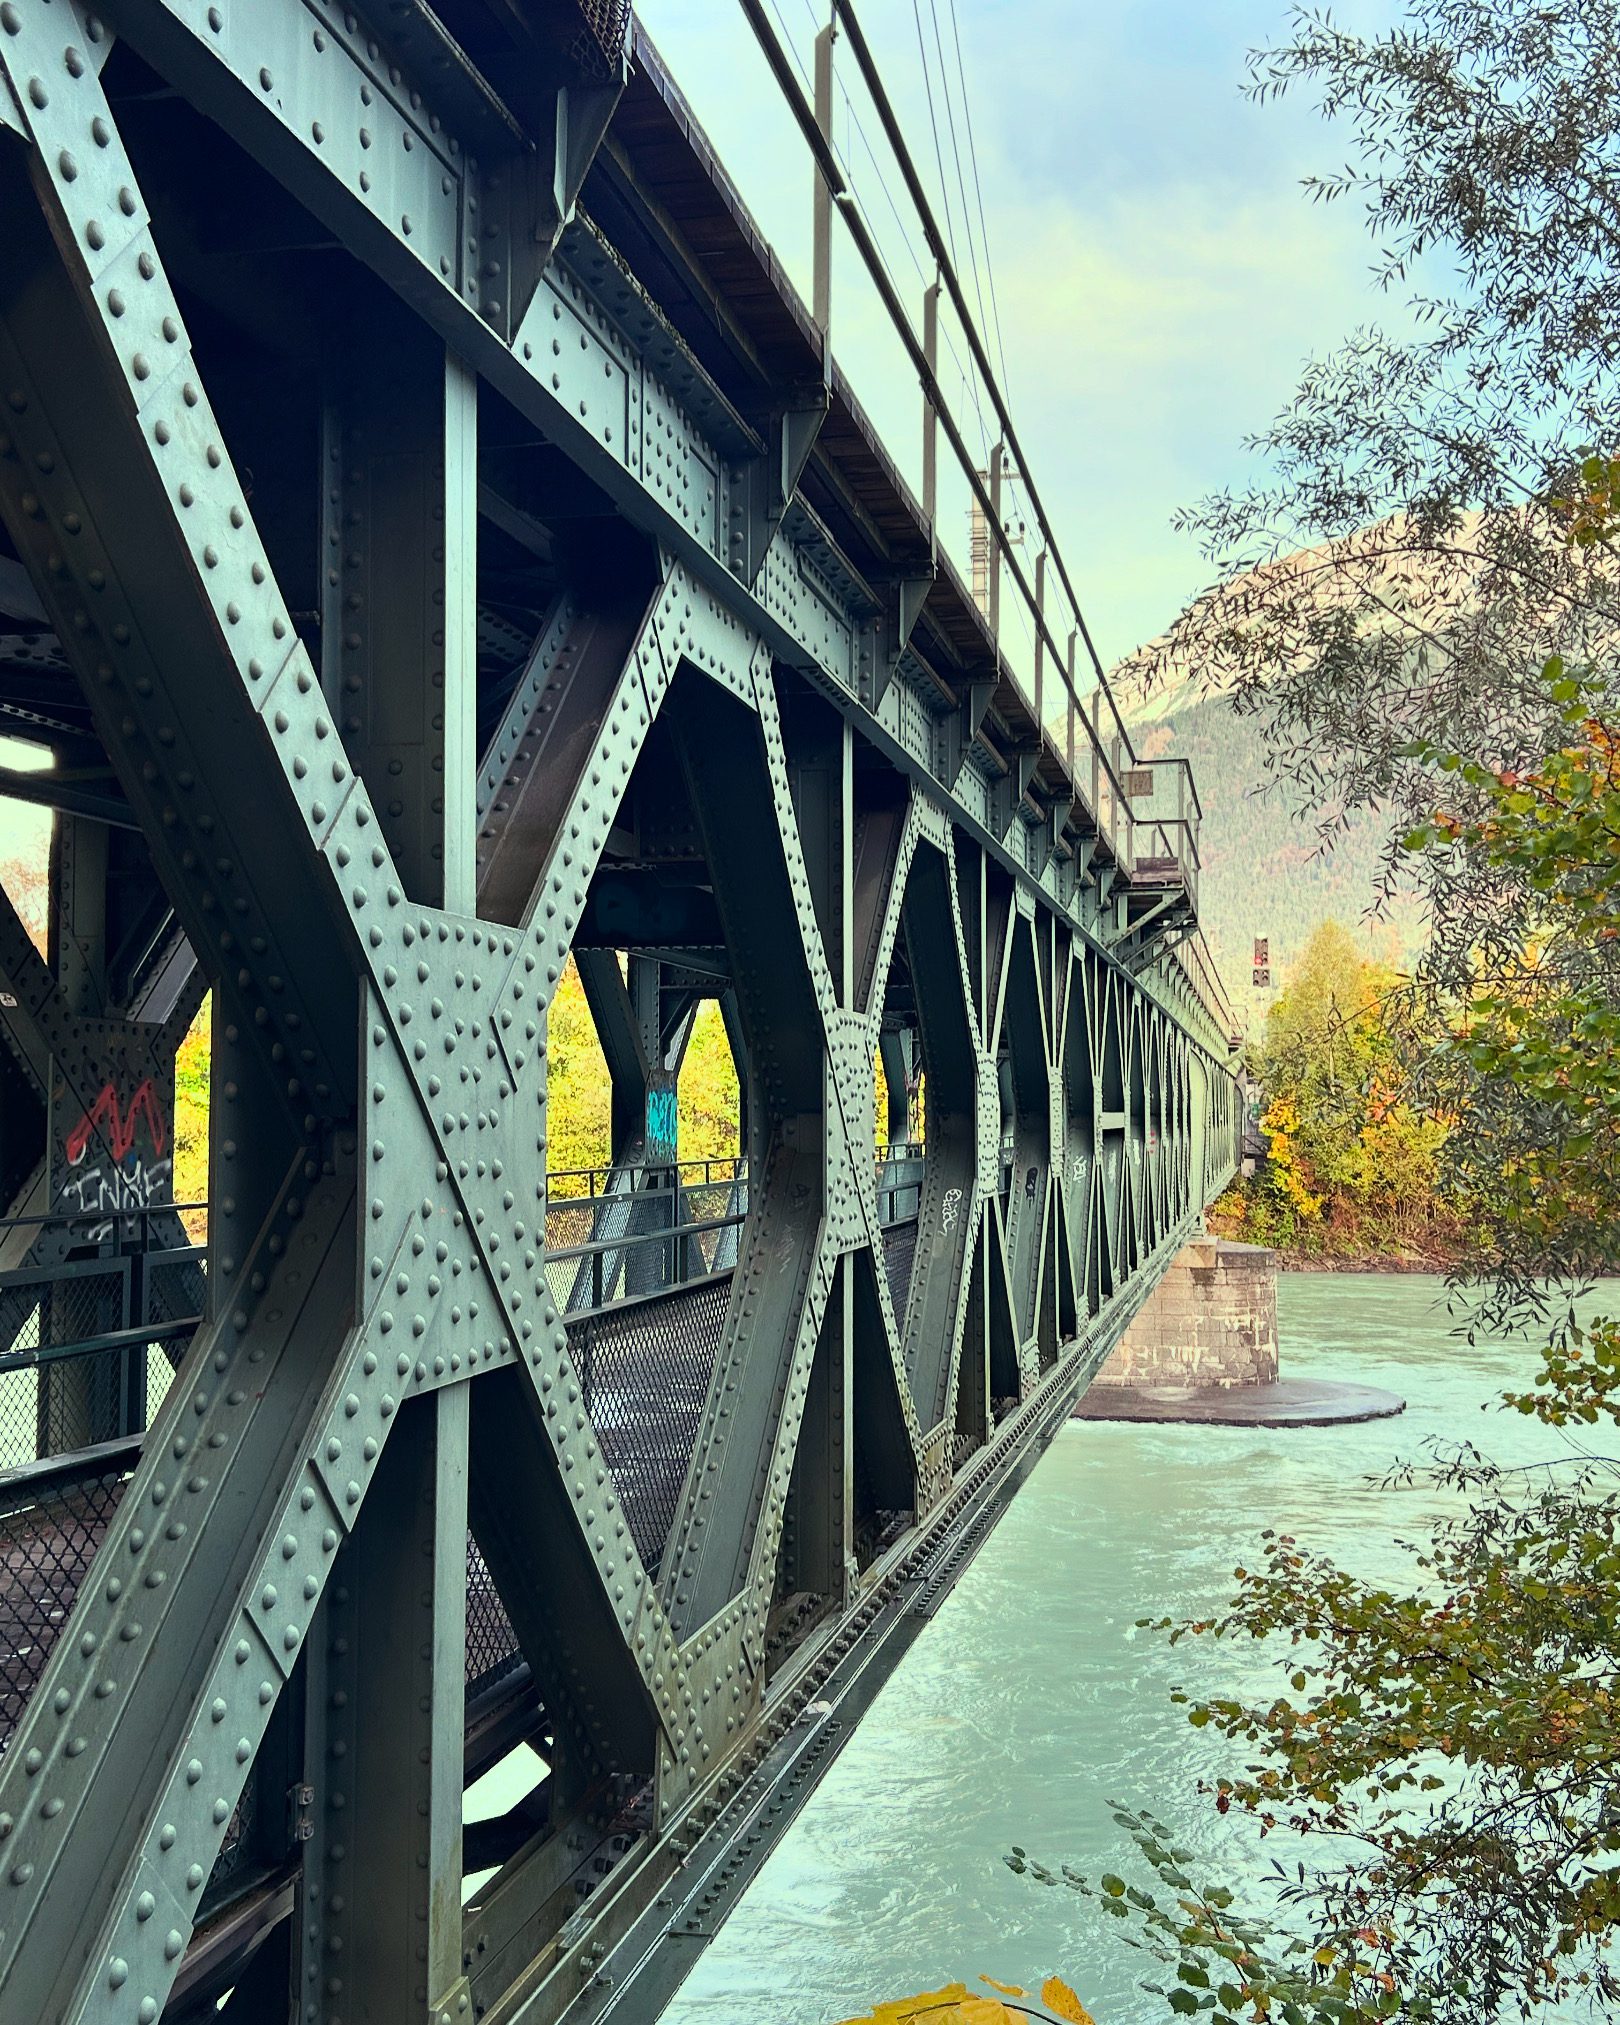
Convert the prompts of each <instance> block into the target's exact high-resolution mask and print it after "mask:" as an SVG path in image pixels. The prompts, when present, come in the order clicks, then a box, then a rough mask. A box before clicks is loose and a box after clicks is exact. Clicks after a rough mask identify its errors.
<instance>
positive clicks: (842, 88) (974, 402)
mask: <svg viewBox="0 0 1620 2025" xmlns="http://www.w3.org/2000/svg"><path fill="white" fill-rule="evenodd" d="M803 4H804V11H805V13H806V14H807V15H808V16H809V18H810V27H811V30H812V32H813V33H814V34H817V35H819V34H820V32H821V26H822V24H821V22H820V21H819V19H818V17H817V14H816V9H815V0H803ZM916 10H917V0H912V12H913V15H914V16H916ZM771 12H772V13H773V14H774V15H775V16H776V18H777V21H778V23H779V24H780V26H781V29H782V34H783V37H784V39H785V40H786V42H787V44H788V47H789V50H790V51H791V53H792V56H793V61H794V64H795V66H796V68H797V69H798V72H799V75H800V76H801V77H802V78H803V79H804V81H805V87H806V89H807V90H810V91H811V94H812V96H813V95H814V92H813V87H811V84H810V73H809V71H808V70H807V69H806V67H805V63H804V59H803V58H802V57H801V56H800V55H799V52H798V50H797V48H796V47H795V45H794V42H793V37H792V34H791V32H790V30H789V29H788V25H787V23H786V22H785V21H783V19H782V10H781V7H780V5H779V4H778V0H771ZM917 47H918V50H919V52H921V53H922V55H923V82H924V84H925V85H926V86H927V88H928V93H929V101H928V103H929V118H930V120H932V119H933V116H934V115H933V86H932V82H931V80H930V78H929V73H928V59H927V55H926V52H925V51H923V42H922V21H921V18H920V16H917ZM834 81H835V83H836V84H837V86H838V92H839V96H840V97H841V98H842V99H843V101H844V112H845V117H846V120H847V123H848V126H849V128H850V131H851V132H852V133H854V134H856V135H858V136H859V138H860V143H861V146H862V148H863V149H864V150H865V153H866V159H867V160H868V161H869V162H870V163H871V165H872V174H873V175H874V176H875V177H876V178H877V183H878V188H879V189H880V190H881V191H882V192H883V196H884V201H885V202H886V203H887V205H888V207H889V212H890V215H891V216H892V217H893V219H894V223H895V230H896V231H897V232H898V233H899V234H900V241H901V244H902V245H903V246H904V247H905V249H906V252H907V254H908V255H909V257H910V260H911V264H912V266H913V267H914V268H915V269H916V273H917V279H918V280H919V281H920V282H921V283H922V284H923V286H924V287H925V288H926V287H927V286H928V285H929V281H930V276H929V274H928V272H927V270H926V268H925V267H924V266H923V263H922V261H921V260H920V259H919V257H918V254H917V248H916V245H915V243H914V241H913V238H912V233H911V231H910V229H909V228H908V227H907V225H906V221H905V219H904V217H903V216H902V215H901V211H900V206H899V204H898V203H897V202H896V201H895V195H894V191H893V188H892V187H891V185H890V183H889V179H888V177H887V176H885V175H884V173H883V164H882V163H881V162H880V161H879V160H878V157H877V151H876V150H875V149H874V148H873V146H872V142H871V139H870V137H869V136H868V134H867V131H866V127H865V124H864V123H863V121H862V119H861V116H860V114H859V113H858V112H857V111H856V110H855V102H854V100H853V99H852V98H851V97H850V95H849V86H848V85H847V84H845V82H844V80H843V78H842V77H841V76H840V75H839V74H838V73H837V71H836V70H835V71H834ZM832 145H833V149H834V152H835V153H836V154H837V155H838V158H839V161H840V164H841V166H842V168H843V170H844V173H845V175H846V176H847V177H848V178H849V182H850V187H851V188H852V189H853V188H855V187H856V177H855V171H854V167H853V165H852V163H851V161H850V158H849V154H848V152H847V151H844V150H840V149H839V148H838V146H837V143H836V141H834V142H833V144H832ZM934 148H935V155H936V158H938V154H939V130H938V126H937V124H936V125H935V128H934ZM944 176H945V170H944V163H943V161H941V162H940V188H941V190H942V191H944V192H945V194H946V196H947V198H948V196H949V190H948V187H947V186H946V184H945V180H944ZM945 231H946V239H947V242H948V244H949V245H950V247H951V254H952V258H953V259H954V258H955V253H956V242H955V237H954V234H953V232H952V228H951V220H950V212H949V208H948V206H947V210H946V218H945ZM884 266H885V268H888V267H889V262H888V260H887V258H885V260H884ZM890 278H891V280H892V278H893V274H892V270H891V272H890ZM941 336H942V337H943V339H944V342H945V349H946V351H947V352H949V354H950V356H951V358H952V360H953V361H954V363H955V365H956V370H957V373H958V375H959V377H960V380H961V386H962V394H963V398H964V400H965V402H966V403H967V404H968V405H969V406H970V407H971V408H972V411H973V415H974V418H975V419H976V421H977V422H978V425H979V441H980V446H981V448H982V449H983V451H984V455H985V458H986V461H988V459H989V456H990V441H991V436H992V433H993V432H992V431H991V428H990V423H989V420H988V418H987V417H986V415H985V412H984V397H983V394H982V393H981V391H980V389H979V386H978V383H977V381H976V379H975V378H974V377H973V375H972V374H970V372H969V371H968V368H967V364H966V362H965V361H964V360H963V357H962V354H961V353H960V352H959V351H958V350H957V347H956V341H955V339H954V338H953V337H952V336H951V333H950V330H949V327H948V326H947V327H946V328H945V329H944V330H942V332H941Z"/></svg>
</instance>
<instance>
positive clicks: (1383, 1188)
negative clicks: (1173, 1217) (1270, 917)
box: [1210, 921, 1464, 1268]
mask: <svg viewBox="0 0 1620 2025" xmlns="http://www.w3.org/2000/svg"><path fill="white" fill-rule="evenodd" d="M1405 984H1406V979H1405V978H1404V977H1403V975H1402V974H1401V973H1400V972H1399V971H1398V970H1396V969H1395V968H1394V966H1393V965H1392V964H1389V963H1378V962H1375V961H1373V960H1372V959H1371V958H1369V957H1367V956H1364V955H1363V954H1362V953H1361V951H1360V949H1359V948H1358V947H1357V945H1356V944H1355V942H1354V941H1352V939H1351V937H1350V935H1349V934H1348V932H1347V931H1346V930H1345V929H1344V928H1343V927H1341V926H1340V925H1339V923H1338V922H1336V921H1328V922H1324V923H1323V924H1322V925H1321V926H1320V927H1319V928H1318V929H1317V930H1316V931H1315V933H1314V934H1313V935H1312V936H1311V937H1310V939H1309V941H1308V942H1307V943H1306V945H1305V948H1304V950H1303V952H1302V954H1301V955H1300V958H1299V960H1298V962H1297V963H1296V964H1295V965H1294V966H1293V969H1292V972H1291V974H1290V976H1289V979H1288V983H1287V985H1286V987H1285V988H1284V989H1283V990H1282V991H1281V992H1280V993H1279V994H1278V996H1277V998H1276V999H1275V1000H1274V1001H1273V1003H1272V1006H1271V1008H1270V1011H1269V1013H1268V1016H1267V1019H1266V1024H1265V1027H1264V1029H1263V1030H1262V1032H1261V1034H1260V1036H1259V1038H1258V1040H1257V1042H1256V1043H1255V1045H1254V1046H1253V1047H1251V1049H1250V1052H1249V1060H1248V1069H1249V1074H1250V1076H1251V1078H1252V1087H1253V1099H1252V1101H1253V1106H1254V1110H1255V1114H1256V1115H1255V1123H1256V1125H1257V1127H1258V1131H1259V1135H1260V1138H1261V1141H1262V1143H1263V1145H1264V1148H1265V1151H1264V1155H1263V1157H1261V1158H1260V1159H1259V1160H1257V1162H1256V1163H1255V1171H1254V1173H1253V1174H1251V1175H1248V1176H1246V1177H1243V1178H1241V1179H1239V1180H1237V1181H1235V1182H1234V1183H1233V1185H1232V1187H1231V1188H1230V1189H1229V1190H1228V1191H1227V1193H1226V1194H1225V1195H1224V1196H1223V1197H1222V1198H1221V1200H1220V1202H1219V1203H1217V1204H1216V1205H1215V1206H1214V1208H1213V1209H1212V1211H1211V1213H1210V1224H1211V1227H1212V1228H1214V1229H1215V1230H1217V1231H1218V1232H1219V1233H1220V1235H1222V1236H1223V1237H1232V1238H1238V1239H1241V1240H1242V1241H1243V1242H1245V1243H1249V1244H1263V1245H1272V1246H1275V1247H1277V1248H1278V1249H1280V1250H1281V1251H1282V1252H1283V1254H1284V1255H1285V1257H1286V1258H1288V1259H1289V1260H1290V1261H1291V1262H1298V1263H1300V1264H1307V1265H1313V1266H1315V1265H1321V1264H1324V1263H1336V1262H1346V1263H1352V1264H1387V1263H1390V1262H1398V1263H1402V1264H1413V1263H1417V1264H1422V1265H1425V1266H1427V1267H1430V1268H1433V1267H1436V1266H1440V1267H1444V1266H1446V1265H1448V1264H1450V1263H1451V1262H1452V1261H1454V1260H1455V1259H1456V1258H1457V1256H1458V1254H1459V1248H1460V1245H1461V1242H1462V1237H1463V1231H1464V1218H1463V1216H1462V1215H1461V1213H1460V1211H1459V1209H1458V1208H1457V1206H1456V1205H1455V1203H1454V1202H1453V1201H1452V1200H1451V1199H1450V1198H1448V1197H1447V1196H1446V1195H1445V1194H1444V1193H1443V1192H1442V1188H1441V1158H1442V1154H1443V1151H1444V1145H1445V1138H1446V1133H1445V1127H1444V1125H1443V1124H1442V1122H1441V1121H1440V1119H1439V1118H1438V1117H1436V1116H1435V1115H1434V1114H1433V1113H1431V1112H1429V1111H1425V1110H1423V1109H1420V1108H1419V1107H1418V1106H1417V1105H1416V1104H1414V1103H1413V1102H1412V1100H1411V1097H1410V1096H1409V1094H1408V1091H1409V1087H1410V1084H1411V1081H1412V1077H1411V1072H1410V1054H1411V1050H1412V1048H1413V1047H1414V1045H1421V1044H1422V1043H1423V1042H1424V1041H1425V1040H1426V1039H1429V1038H1431V1037H1427V1036H1423V1035H1421V1034H1417V1033H1414V1031H1413V1029H1412V1026H1411V1023H1410V1021H1409V1019H1408V1018H1406V1017H1405V1007H1406V1001H1405V999H1404V997H1403V993H1404V987H1405Z"/></svg>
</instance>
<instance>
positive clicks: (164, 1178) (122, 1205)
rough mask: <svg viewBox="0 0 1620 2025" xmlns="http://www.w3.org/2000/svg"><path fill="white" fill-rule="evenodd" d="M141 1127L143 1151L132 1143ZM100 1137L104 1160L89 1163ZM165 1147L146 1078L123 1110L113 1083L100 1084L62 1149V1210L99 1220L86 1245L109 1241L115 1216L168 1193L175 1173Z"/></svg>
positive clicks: (159, 1116)
mask: <svg viewBox="0 0 1620 2025" xmlns="http://www.w3.org/2000/svg"><path fill="white" fill-rule="evenodd" d="M143 1123H144V1125H145V1127H146V1138H147V1140H148V1142H149V1149H148V1150H147V1151H145V1152H143V1151H142V1150H141V1149H140V1148H139V1147H138V1146H137V1144H136V1137H137V1133H138V1131H139V1128H140V1126H141V1125H142V1124H143ZM98 1134H99V1142H100V1147H101V1148H102V1149H104V1152H105V1156H107V1157H103V1158H101V1159H95V1160H93V1159H90V1158H89V1157H88V1156H89V1154H90V1152H91V1145H92V1141H95V1140H96V1139H97V1137H98ZM168 1147H169V1133H168V1127H167V1125H166V1124H165V1121H164V1117H163V1112H162V1108H161V1107H160V1105H159V1103H158V1100H157V1093H156V1092H155V1091H154V1090H153V1088H152V1079H151V1077H150V1076H148V1077H147V1078H146V1079H145V1080H144V1081H143V1082H141V1083H140V1084H138V1085H137V1086H136V1089H135V1091H134V1094H133V1095H132V1096H131V1097H130V1100H129V1103H128V1104H127V1105H124V1106H121V1105H120V1104H119V1101H118V1090H117V1086H116V1084H114V1083H110V1082H109V1083H104V1084H103V1085H102V1087H101V1090H100V1092H99V1094H98V1095H97V1097H96V1100H95V1102H94V1103H93V1104H92V1105H91V1106H90V1108H89V1109H88V1110H87V1111H86V1112H85V1113H84V1115H83V1117H81V1118H80V1120H79V1122H78V1124H77V1125H75V1126H74V1128H73V1130H72V1131H71V1132H70V1133H69V1134H68V1135H67V1138H66V1140H65V1142H64V1145H63V1150H64V1152H65V1153H66V1155H67V1164H68V1169H69V1171H68V1173H67V1174H66V1175H65V1176H64V1177H63V1178H62V1181H61V1184H60V1186H59V1187H58V1190H57V1199H58V1201H59V1202H60V1203H62V1204H63V1205H64V1206H67V1207H70V1208H71V1209H72V1210H73V1211H74V1212H75V1213H77V1214H78V1215H81V1216H86V1217H92V1218H95V1219H97V1221H96V1222H95V1223H94V1224H93V1225H92V1227H91V1228H90V1230H88V1231H87V1232H86V1233H85V1237H86V1241H87V1242H90V1243H98V1242H99V1241H100V1240H101V1239H102V1238H104V1237H106V1236H108V1235H109V1234H110V1233H111V1230H112V1219H113V1218H114V1217H115V1216H117V1215H120V1214H123V1213H126V1212H128V1211H131V1210H143V1209H147V1208H149V1207H150V1206H151V1204H152V1203H154V1202H156V1201H158V1200H159V1199H160V1198H162V1197H163V1196H164V1195H165V1194H166V1193H167V1189H168V1184H169V1177H170V1175H171V1174H172V1173H173V1171H174V1162H173V1160H172V1159H169V1158H167V1157H166V1156H167V1154H168Z"/></svg>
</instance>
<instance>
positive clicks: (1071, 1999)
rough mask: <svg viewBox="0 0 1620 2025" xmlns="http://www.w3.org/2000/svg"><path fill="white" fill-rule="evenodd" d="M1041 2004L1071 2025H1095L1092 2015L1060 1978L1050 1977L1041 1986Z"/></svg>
mask: <svg viewBox="0 0 1620 2025" xmlns="http://www.w3.org/2000/svg"><path fill="white" fill-rule="evenodd" d="M1041 2002H1042V2003H1043V2004H1044V2005H1045V2006H1046V2008H1047V2010H1048V2011H1055V2012H1056V2013H1057V2015H1058V2016H1059V2017H1060V2018H1067V2019H1068V2020H1069V2025H1094V2020H1093V2018H1092V2016H1091V2013H1090V2012H1089V2011H1088V2010H1087V2009H1086V2007H1085V2005H1084V2004H1082V2003H1081V2001H1080V1999H1079V1998H1078V1997H1077V1996H1076V1995H1075V1994H1074V1992H1073V1991H1072V1990H1071V1989H1070V1988H1069V1986H1068V1984H1067V1983H1065V1982H1064V1981H1063V1980H1062V1978H1061V1977H1059V1976H1048V1977H1047V1979H1046V1981H1045V1982H1044V1983H1043V1984H1042V1985H1041Z"/></svg>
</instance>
